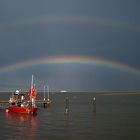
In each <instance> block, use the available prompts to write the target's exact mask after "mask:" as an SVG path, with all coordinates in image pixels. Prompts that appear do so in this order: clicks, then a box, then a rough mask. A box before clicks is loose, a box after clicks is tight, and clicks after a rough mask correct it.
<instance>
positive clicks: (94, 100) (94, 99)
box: [93, 96, 96, 113]
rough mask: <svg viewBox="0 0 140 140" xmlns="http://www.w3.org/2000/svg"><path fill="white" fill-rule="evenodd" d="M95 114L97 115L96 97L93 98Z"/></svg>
mask: <svg viewBox="0 0 140 140" xmlns="http://www.w3.org/2000/svg"><path fill="white" fill-rule="evenodd" d="M93 113H96V97H95V96H94V97H93Z"/></svg>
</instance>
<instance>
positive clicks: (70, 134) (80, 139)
mask: <svg viewBox="0 0 140 140" xmlns="http://www.w3.org/2000/svg"><path fill="white" fill-rule="evenodd" d="M9 95H10V93H9V94H8V93H5V94H2V93H1V94H0V99H9ZM40 95H41V93H40V94H38V98H41V96H40ZM94 95H95V94H94V93H66V94H58V93H57V94H51V99H52V102H53V103H52V105H51V107H48V108H43V105H39V106H38V112H37V115H35V116H32V115H19V114H13V113H5V111H4V110H0V140H5V139H8V140H15V139H16V140H17V139H20V140H42V139H48V140H59V139H61V140H85V139H86V140H139V139H140V95H99V94H96V100H97V102H96V106H93V104H92V98H93V96H94ZM67 96H68V97H69V108H70V112H69V115H67V116H65V115H64V111H65V98H66V97H67Z"/></svg>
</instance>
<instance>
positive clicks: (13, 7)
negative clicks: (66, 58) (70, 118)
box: [0, 0, 140, 90]
mask: <svg viewBox="0 0 140 140" xmlns="http://www.w3.org/2000/svg"><path fill="white" fill-rule="evenodd" d="M139 5H140V2H139V1H137V0H124V1H122V0H118V1H116V0H106V1H104V0H71V1H68V0H59V1H58V0H40V1H37V0H34V1H33V0H30V1H22V0H12V1H10V0H9V1H8V0H7V1H1V2H0V66H1V67H2V66H4V65H9V64H14V63H17V62H20V61H25V60H26V61H28V60H29V59H33V58H38V57H42V56H50V55H53V56H55V55H62V54H64V55H71V54H72V55H86V56H96V57H99V58H104V59H108V60H112V61H118V62H120V63H123V64H128V65H130V66H133V67H137V68H139V67H140V63H139V51H140V48H139V45H140V40H139V36H140V26H139V25H140V14H139V13H140V9H139ZM84 66H85V65H83V66H82V67H81V66H79V67H77V66H75V65H74V66H72V65H70V66H67V67H64V69H65V72H64V71H63V69H61V68H60V67H59V66H58V65H57V67H55V68H54V67H50V66H46V67H45V68H44V71H42V68H41V67H42V66H40V68H35V67H33V68H30V70H28V71H29V72H28V71H27V69H24V70H21V71H16V72H12V73H9V74H4V75H0V77H1V79H2V81H0V85H1V86H0V87H2V85H5V84H4V83H6V84H7V86H8V87H12V86H13V87H14V85H11V86H10V84H11V82H12V79H14V77H16V78H17V77H19V78H17V79H18V80H21V81H22V82H21V85H22V83H24V84H25V83H26V82H25V81H26V79H29V76H30V75H31V74H32V72H33V73H36V75H37V76H38V78H39V77H40V79H41V81H46V80H47V81H49V84H50V85H53V86H52V87H53V88H54V89H56V90H59V89H61V88H63V87H65V88H67V89H69V90H97V89H98V90H100V89H101V90H104V89H105V90H109V89H114V90H116V89H118V90H120V89H137V88H138V87H139V84H137V83H138V81H139V80H140V77H139V76H138V77H137V76H135V75H131V74H130V75H129V74H128V75H125V74H124V73H122V72H120V71H119V72H118V71H117V72H116V71H114V70H112V69H106V68H103V70H100V67H97V68H96V69H94V67H95V66H94V67H93V66H89V68H84ZM61 67H63V66H61ZM47 69H49V70H50V71H48V70H47ZM84 70H85V71H84ZM106 70H107V72H106ZM42 73H44V76H42ZM110 73H112V75H110ZM45 77H46V78H45ZM119 77H122V79H121V78H119ZM9 78H10V80H9ZM106 79H108V82H106ZM114 79H115V80H114ZM128 79H129V80H128ZM131 79H132V80H131ZM18 80H15V85H16V84H17V85H18ZM16 81H17V82H16ZM120 81H122V82H120ZM130 81H131V82H130ZM132 83H135V84H132ZM24 84H23V85H24ZM4 87H6V85H5V86H4Z"/></svg>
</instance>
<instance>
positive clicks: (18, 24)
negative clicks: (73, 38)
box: [0, 15, 140, 32]
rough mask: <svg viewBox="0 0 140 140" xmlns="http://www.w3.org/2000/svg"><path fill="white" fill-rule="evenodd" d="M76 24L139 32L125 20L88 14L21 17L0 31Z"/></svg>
mask: <svg viewBox="0 0 140 140" xmlns="http://www.w3.org/2000/svg"><path fill="white" fill-rule="evenodd" d="M53 23H55V24H62V25H63V24H65V25H66V24H78V25H83V26H85V27H89V26H93V27H95V26H102V27H113V28H120V29H125V30H129V31H133V32H140V27H139V26H136V25H132V24H129V23H127V22H121V21H115V20H112V19H107V18H101V17H89V16H54V15H51V16H40V17H34V18H33V17H32V18H30V19H21V20H16V21H11V22H10V23H8V24H6V23H5V24H4V25H0V31H3V30H9V29H10V30H11V29H12V30H13V29H18V28H22V27H28V26H32V25H43V26H48V25H49V24H53Z"/></svg>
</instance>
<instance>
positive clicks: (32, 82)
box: [31, 74, 34, 89]
mask: <svg viewBox="0 0 140 140" xmlns="http://www.w3.org/2000/svg"><path fill="white" fill-rule="evenodd" d="M33 80H34V76H33V74H32V80H31V89H32V88H33V84H34V81H33Z"/></svg>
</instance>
